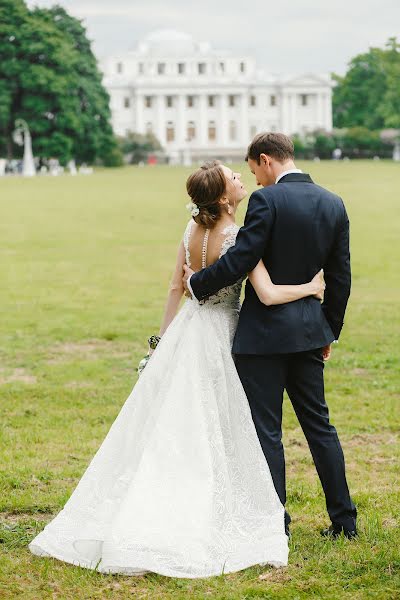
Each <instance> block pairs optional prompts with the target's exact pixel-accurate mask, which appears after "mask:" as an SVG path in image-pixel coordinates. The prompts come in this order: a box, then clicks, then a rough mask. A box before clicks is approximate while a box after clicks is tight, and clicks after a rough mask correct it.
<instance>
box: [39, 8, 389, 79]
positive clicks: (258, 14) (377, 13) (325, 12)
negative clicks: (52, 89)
mask: <svg viewBox="0 0 400 600" xmlns="http://www.w3.org/2000/svg"><path fill="white" fill-rule="evenodd" d="M55 3H58V4H61V5H62V6H64V7H65V8H66V9H67V10H68V12H69V13H70V14H72V15H74V16H76V17H79V18H81V19H83V20H84V23H85V25H86V27H87V30H88V34H89V37H90V39H92V40H93V42H94V45H93V49H94V51H95V53H96V54H97V56H98V57H100V58H102V57H104V56H107V55H109V54H113V53H114V52H120V51H125V50H130V49H133V48H135V46H136V43H137V42H138V41H139V40H140V39H141V38H143V37H144V36H145V35H147V34H148V33H151V32H152V31H154V30H157V29H175V30H178V31H183V32H185V33H189V34H191V35H192V36H193V37H194V38H195V39H196V40H197V41H209V42H211V44H212V46H214V47H215V48H219V49H228V50H232V51H237V52H238V53H242V52H244V53H247V54H250V55H252V56H254V57H255V58H256V59H257V62H258V63H259V65H260V66H263V67H266V68H267V69H268V70H269V71H271V72H273V73H288V74H289V73H301V72H303V73H305V72H320V73H323V72H331V71H335V72H337V73H343V72H345V70H346V64H347V63H348V61H349V60H350V59H351V58H352V57H353V56H354V55H356V54H359V53H360V52H364V51H365V50H367V49H368V48H369V47H370V46H383V45H384V43H385V41H386V40H387V39H388V38H389V37H391V36H397V37H398V38H399V39H400V0H328V1H326V0H325V1H324V0H299V1H297V0H269V1H268V0H250V1H247V2H244V1H243V0H241V1H239V0H231V1H228V0H218V1H216V0H201V1H199V0H56V2H55V1H53V0H28V4H29V5H30V6H34V5H39V6H46V7H48V6H52V5H53V4H55Z"/></svg>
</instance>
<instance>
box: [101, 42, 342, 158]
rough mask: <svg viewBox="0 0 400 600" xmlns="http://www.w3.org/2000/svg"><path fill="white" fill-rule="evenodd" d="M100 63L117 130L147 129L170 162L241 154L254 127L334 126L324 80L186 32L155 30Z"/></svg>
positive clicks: (327, 81)
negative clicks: (271, 71) (272, 70)
mask: <svg viewBox="0 0 400 600" xmlns="http://www.w3.org/2000/svg"><path fill="white" fill-rule="evenodd" d="M101 68H102V70H103V73H104V84H105V86H106V88H107V90H108V92H109V94H110V97H111V106H110V108H111V112H112V124H113V127H114V131H115V133H116V134H117V135H120V136H125V135H126V134H128V133H129V132H137V133H146V132H152V133H153V134H154V135H155V136H156V137H157V138H158V140H159V141H160V143H161V145H162V146H163V147H164V148H165V150H166V152H167V154H168V156H169V157H170V159H171V160H172V161H176V162H182V161H183V162H185V161H186V160H187V157H188V155H190V158H198V159H200V158H207V157H211V156H213V157H215V156H218V157H224V158H232V159H234V158H239V157H240V158H242V157H243V152H244V149H245V148H246V147H247V145H248V143H249V141H250V140H251V139H252V138H253V137H254V135H255V134H256V133H257V132H260V131H267V130H268V131H282V132H284V133H287V134H289V135H290V134H294V133H299V134H304V133H307V132H308V131H314V130H316V129H323V130H325V131H330V130H331V129H332V98H331V88H332V84H331V80H330V78H329V77H326V76H320V75H313V74H307V75H304V76H301V77H277V76H271V75H267V74H265V73H264V72H263V71H262V70H260V69H258V68H257V65H256V63H255V60H254V59H253V58H252V57H250V56H235V55H233V54H231V53H230V52H224V51H217V50H214V49H213V48H212V47H211V46H210V44H208V43H198V42H196V41H194V40H193V39H192V38H191V37H190V36H189V35H186V34H184V33H179V32H174V31H159V32H155V33H153V34H151V35H149V36H148V37H147V38H145V39H144V40H143V41H142V42H141V43H139V45H138V46H137V48H136V49H135V50H134V51H131V52H128V53H125V54H121V55H119V56H113V57H109V58H107V59H106V60H104V61H103V62H102V64H101Z"/></svg>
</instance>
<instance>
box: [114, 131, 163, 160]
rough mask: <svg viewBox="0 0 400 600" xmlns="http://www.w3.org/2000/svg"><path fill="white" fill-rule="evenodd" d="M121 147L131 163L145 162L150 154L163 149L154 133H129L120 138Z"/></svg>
mask: <svg viewBox="0 0 400 600" xmlns="http://www.w3.org/2000/svg"><path fill="white" fill-rule="evenodd" d="M119 147H120V149H121V152H122V153H123V154H124V156H125V157H126V158H127V159H128V161H129V162H130V163H131V164H137V163H139V162H143V161H145V160H146V159H147V157H148V156H149V154H152V153H154V152H161V151H162V146H161V144H160V142H159V141H158V139H157V138H156V137H155V135H154V134H152V133H146V134H140V133H133V132H132V133H129V134H128V135H127V136H126V137H124V138H120V139H119Z"/></svg>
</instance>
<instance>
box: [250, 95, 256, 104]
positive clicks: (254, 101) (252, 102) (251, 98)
mask: <svg viewBox="0 0 400 600" xmlns="http://www.w3.org/2000/svg"><path fill="white" fill-rule="evenodd" d="M256 103H257V101H256V97H255V96H250V98H249V104H250V106H255V105H256Z"/></svg>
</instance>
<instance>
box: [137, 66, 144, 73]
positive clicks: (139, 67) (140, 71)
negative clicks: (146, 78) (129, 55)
mask: <svg viewBox="0 0 400 600" xmlns="http://www.w3.org/2000/svg"><path fill="white" fill-rule="evenodd" d="M138 71H139V75H143V73H144V64H143V63H139V64H138Z"/></svg>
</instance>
